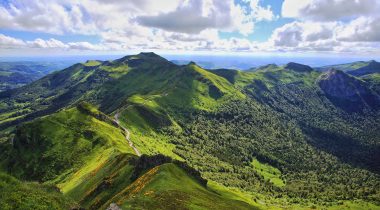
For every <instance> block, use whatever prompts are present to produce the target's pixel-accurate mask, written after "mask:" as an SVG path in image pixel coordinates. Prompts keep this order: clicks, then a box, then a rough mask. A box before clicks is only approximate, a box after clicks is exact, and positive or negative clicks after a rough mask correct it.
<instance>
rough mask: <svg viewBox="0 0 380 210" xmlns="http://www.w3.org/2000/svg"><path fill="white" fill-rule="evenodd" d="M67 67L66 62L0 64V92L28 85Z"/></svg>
mask: <svg viewBox="0 0 380 210" xmlns="http://www.w3.org/2000/svg"><path fill="white" fill-rule="evenodd" d="M68 65H69V64H68V63H66V62H32V61H28V62H27V61H22V62H0V91H4V90H8V89H13V88H17V87H21V86H23V85H26V84H29V83H31V82H33V81H35V80H37V79H39V78H41V77H43V76H45V75H47V74H49V73H50V72H52V71H54V70H60V69H62V68H64V67H66V66H68Z"/></svg>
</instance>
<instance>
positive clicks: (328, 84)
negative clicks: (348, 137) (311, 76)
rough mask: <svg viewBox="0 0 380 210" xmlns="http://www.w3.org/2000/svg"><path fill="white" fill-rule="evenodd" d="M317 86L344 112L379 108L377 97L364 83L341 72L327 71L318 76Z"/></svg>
mask: <svg viewBox="0 0 380 210" xmlns="http://www.w3.org/2000/svg"><path fill="white" fill-rule="evenodd" d="M318 85H319V87H320V88H321V89H322V90H323V92H324V93H325V94H326V95H327V96H328V97H329V98H330V100H331V101H332V102H333V103H334V104H336V105H338V106H341V107H342V108H343V109H345V110H349V111H358V110H361V109H363V108H365V107H370V108H379V107H380V99H379V96H378V95H377V94H375V93H374V92H373V91H372V90H371V89H370V88H369V87H368V85H367V84H366V83H365V82H364V81H362V80H359V79H357V78H355V77H352V76H349V75H348V74H346V73H344V72H343V71H340V70H335V69H331V70H329V71H327V72H326V73H325V74H322V75H321V76H320V78H319V80H318Z"/></svg>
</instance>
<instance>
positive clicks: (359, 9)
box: [0, 0, 380, 56]
mask: <svg viewBox="0 0 380 210" xmlns="http://www.w3.org/2000/svg"><path fill="white" fill-rule="evenodd" d="M378 11H380V1H378V0H303V1H299V0H161V1H157V0H128V1H102V0H80V1H78V0H34V1H30V0H0V56H7V55H34V54H38V55H52V54H56V55H65V54H72V55H74V54H112V53H125V52H131V51H133V52H135V51H157V52H167V53H184V54H189V53H200V54H207V53H219V54H247V53H248V54H250V53H253V54H257V53H276V54H278V53H286V54H289V53H290V54H291V53H298V54H300V53H301V54H304V53H306V54H318V53H319V54H326V53H333V54H356V55H366V54H370V55H373V54H374V53H375V54H378V53H379V47H380V24H379V22H380V14H378Z"/></svg>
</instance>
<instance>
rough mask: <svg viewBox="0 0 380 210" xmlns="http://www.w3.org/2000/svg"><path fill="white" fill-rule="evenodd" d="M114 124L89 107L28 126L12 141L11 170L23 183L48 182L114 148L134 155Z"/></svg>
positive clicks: (37, 121)
mask: <svg viewBox="0 0 380 210" xmlns="http://www.w3.org/2000/svg"><path fill="white" fill-rule="evenodd" d="M112 123H113V121H111V120H110V119H108V117H107V116H105V115H104V114H102V113H100V112H98V111H97V110H96V109H94V108H93V107H91V106H90V105H89V104H87V103H81V104H79V105H78V106H77V107H74V108H70V109H67V110H63V111H61V112H58V113H56V114H53V115H50V116H46V117H43V118H40V119H36V120H34V121H32V122H29V123H25V124H23V125H21V126H19V127H18V128H17V130H16V132H15V136H14V138H13V140H12V141H13V144H12V148H11V151H10V155H9V157H8V159H9V165H8V169H9V171H10V173H11V174H13V175H16V176H17V177H20V178H23V179H30V180H39V181H47V180H51V179H54V178H56V177H57V176H59V175H61V174H63V173H66V172H68V171H72V170H75V169H77V168H80V167H82V166H83V165H85V164H86V162H87V161H88V159H89V158H90V159H91V158H96V157H97V156H99V155H107V154H110V153H113V152H114V151H113V150H114V149H115V148H117V151H120V152H126V153H133V150H132V149H131V148H130V147H129V145H128V142H126V141H125V137H124V136H123V133H122V131H121V129H119V128H118V127H117V126H116V125H114V124H112ZM112 147H115V148H112Z"/></svg>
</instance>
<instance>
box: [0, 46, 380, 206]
mask: <svg viewBox="0 0 380 210" xmlns="http://www.w3.org/2000/svg"><path fill="white" fill-rule="evenodd" d="M374 66H375V67H376V64H374V62H372V61H371V62H361V63H359V64H357V63H353V64H351V65H349V64H345V65H338V66H330V67H328V68H329V69H326V68H327V67H326V68H321V69H313V68H311V67H309V66H306V65H302V64H297V63H289V64H287V65H284V66H277V65H267V66H263V67H260V68H256V69H252V70H249V71H237V70H227V69H218V70H206V69H203V68H201V67H199V66H198V65H197V64H195V63H193V62H191V63H189V64H187V65H176V64H173V63H171V62H169V61H167V60H165V59H164V58H162V57H160V56H158V55H156V54H154V53H140V54H138V55H132V56H126V57H123V58H121V59H118V60H114V61H104V62H102V61H88V62H86V63H80V64H76V65H73V66H71V67H69V68H67V69H64V70H62V71H57V72H54V73H52V74H49V75H47V76H45V77H43V78H41V79H39V80H37V81H35V82H33V83H31V84H29V85H25V86H23V87H20V88H17V89H13V90H7V91H4V92H0V129H1V144H0V149H1V166H2V171H3V172H4V173H6V174H8V175H11V176H14V177H15V178H12V180H13V179H15V180H16V179H19V180H23V181H21V182H28V183H29V182H33V181H39V182H40V184H42V185H43V187H41V190H40V191H38V192H36V193H38V195H41V194H43V193H44V191H48V190H49V189H48V188H45V187H44V186H45V185H47V186H49V187H51V186H55V187H56V188H58V189H59V190H58V191H60V192H62V194H59V195H60V196H62V197H61V198H60V199H62V200H66V203H62V202H61V201H60V202H58V201H57V203H56V204H54V203H52V205H53V204H54V205H63V204H64V205H68V206H75V205H79V206H82V207H84V208H86V209H106V208H107V207H108V206H110V205H117V206H120V207H122V208H123V209H136V208H137V209H139V208H142V209H144V208H145V209H160V208H162V209H231V208H234V209H256V208H258V209H278V208H280V209H281V208H290V209H293V208H295V209H308V208H318V209H319V208H321V209H324V208H325V209H327V208H330V209H342V208H354V209H360V208H361V209H371V208H372V209H379V208H380V207H379V206H380V175H379V173H380V141H379V139H380V96H379V87H380V80H379V79H378V74H379V72H378V71H377V70H376V69H375V70H374ZM363 69H364V70H363ZM368 69H370V70H368ZM355 71H357V73H352V72H355ZM363 72H365V73H363ZM129 141H132V142H133V145H134V146H135V147H136V149H137V150H138V151H139V152H141V153H142V154H143V155H142V156H141V157H138V155H139V154H138V153H136V151H134V149H133V148H132V147H131V146H130V143H129ZM8 175H6V176H8ZM4 176H5V175H4ZM7 179H9V180H11V178H7ZM5 182H7V181H5ZM8 184H9V183H8ZM29 185H30V184H25V186H29ZM52 196H53V195H52ZM57 196H58V195H57ZM4 197H5V198H1V201H0V202H7V199H6V197H7V196H4ZM36 208H37V209H38V207H36ZM41 208H42V207H41ZM57 208H59V207H57ZM62 208H64V207H62Z"/></svg>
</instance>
